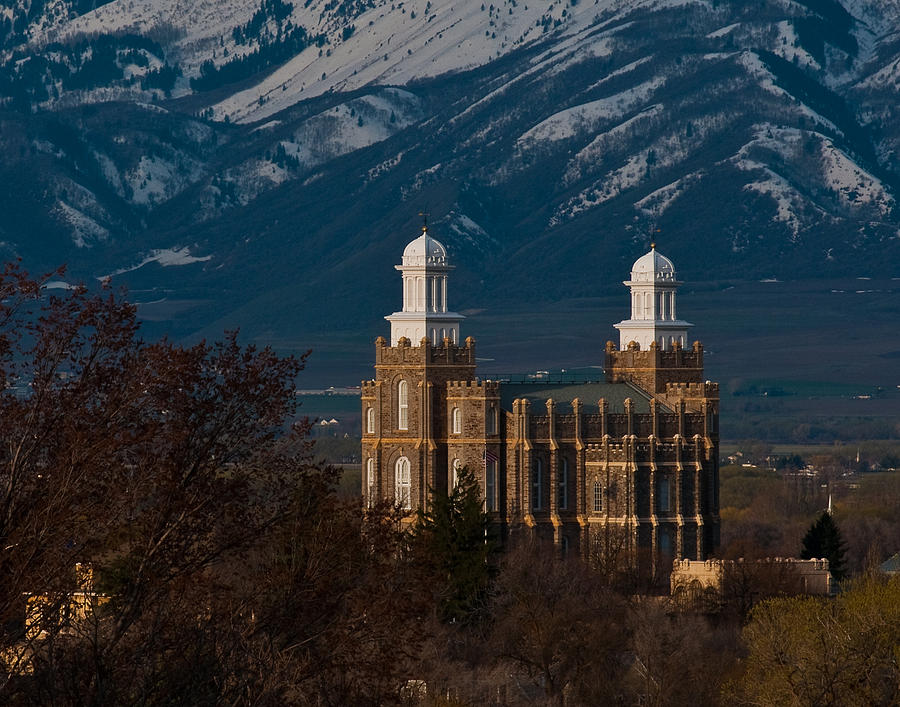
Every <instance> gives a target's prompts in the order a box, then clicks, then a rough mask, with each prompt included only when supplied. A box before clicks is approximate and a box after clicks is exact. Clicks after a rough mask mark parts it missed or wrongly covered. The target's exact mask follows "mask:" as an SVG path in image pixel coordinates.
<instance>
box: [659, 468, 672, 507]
mask: <svg viewBox="0 0 900 707" xmlns="http://www.w3.org/2000/svg"><path fill="white" fill-rule="evenodd" d="M670 510H671V509H670V507H669V480H668V479H667V478H666V477H665V476H659V477H657V479H656V512H657V513H668V512H669V511H670Z"/></svg>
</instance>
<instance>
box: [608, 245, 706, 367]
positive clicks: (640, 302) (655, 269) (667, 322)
mask: <svg viewBox="0 0 900 707" xmlns="http://www.w3.org/2000/svg"><path fill="white" fill-rule="evenodd" d="M623 284H625V285H627V286H628V287H629V288H631V319H626V320H625V321H621V322H619V323H618V324H616V325H615V326H616V329H618V330H619V335H620V344H619V348H620V349H622V350H625V349H626V348H627V347H628V344H629V343H630V342H632V341H635V342H637V343H638V344H639V345H640V347H641V349H642V350H647V349H649V348H650V344H651V343H653V342H654V341H655V342H656V344H657V345H658V346H659V348H660V349H662V350H663V351H669V350H671V349H672V348H673V346H674V345H675V343H676V342H677V343H678V344H679V345H681V346H684V345H685V344H686V343H687V330H688V328H690V327H692V326H694V325H693V324H690V323H688V322H685V321H682V320H681V319H677V318H676V315H675V290H677V289H678V287H679V285H681V283H680V282H678V280H676V279H675V266H674V265H673V264H672V261H671V260H669V259H668V258H667V257H666V256H664V255H662V254H660V253H658V252H657V251H656V246H655V244H652V245H651V246H650V252H649V253H647V254H645V255H642V256H641V257H640V258H638V259H637V260H636V261H634V265H632V267H631V279H630V280H627V281H626V282H624V283H623Z"/></svg>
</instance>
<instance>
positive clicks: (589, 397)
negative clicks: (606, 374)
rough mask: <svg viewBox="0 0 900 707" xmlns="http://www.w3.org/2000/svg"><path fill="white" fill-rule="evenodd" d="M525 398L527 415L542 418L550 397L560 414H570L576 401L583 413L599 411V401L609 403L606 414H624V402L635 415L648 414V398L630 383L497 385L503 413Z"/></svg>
mask: <svg viewBox="0 0 900 707" xmlns="http://www.w3.org/2000/svg"><path fill="white" fill-rule="evenodd" d="M517 398H525V399H527V400H529V401H530V402H531V413H532V414H534V415H544V414H546V412H547V405H546V403H547V399H548V398H552V399H553V402H554V403H556V404H557V407H556V410H557V412H560V413H563V414H565V413H570V412H572V401H573V400H574V399H575V398H578V399H579V400H580V401H581V403H582V405H583V406H584V407H583V408H582V409H583V410H584V411H585V412H599V410H598V408H597V404H598V402H599V400H600V398H603V399H604V400H606V402H607V403H608V404H609V412H614V413H615V412H618V413H621V412H625V399H626V398H631V399H632V401H633V402H634V411H635V412H637V413H649V412H650V396H649V395H648V394H647V393H646V392H644V391H643V390H641V389H640V388H638V387H636V386H633V385H631V384H630V383H606V382H588V383H570V384H566V383H554V382H537V381H536V382H529V383H503V384H502V385H501V386H500V405H501V406H502V407H503V408H504V409H505V410H512V403H513V400H516V399H517Z"/></svg>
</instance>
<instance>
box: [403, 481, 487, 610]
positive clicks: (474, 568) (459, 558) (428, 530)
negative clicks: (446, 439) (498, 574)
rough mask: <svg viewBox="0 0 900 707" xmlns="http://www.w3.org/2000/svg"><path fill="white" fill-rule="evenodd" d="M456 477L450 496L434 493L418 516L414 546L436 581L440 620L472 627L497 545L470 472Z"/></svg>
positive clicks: (424, 565)
mask: <svg viewBox="0 0 900 707" xmlns="http://www.w3.org/2000/svg"><path fill="white" fill-rule="evenodd" d="M457 478H458V480H457V484H456V487H455V488H454V489H453V490H452V491H450V493H447V492H445V491H441V490H438V489H432V491H431V503H430V504H429V507H428V508H427V510H422V509H419V511H418V515H417V518H416V523H415V525H414V527H413V529H412V534H411V539H412V543H411V544H412V550H413V553H414V555H415V557H416V559H417V561H418V563H419V565H420V567H421V568H422V569H423V570H424V571H425V573H426V574H427V575H428V576H429V577H430V578H431V579H432V581H433V582H434V588H435V592H436V595H437V607H438V613H439V615H440V618H441V619H442V620H443V621H447V622H452V621H460V622H471V621H473V620H477V618H478V617H479V616H480V615H481V613H482V611H481V610H482V608H483V605H484V599H485V594H486V592H487V588H488V586H489V583H490V578H491V567H490V564H489V558H490V555H491V553H492V550H493V542H492V541H491V539H490V538H489V535H488V517H487V514H486V513H485V512H484V502H483V500H482V496H481V487H480V486H479V484H478V480H477V479H476V478H475V475H474V474H473V473H472V472H471V471H469V469H468V468H467V467H464V468H463V469H461V470H460V471H459V474H458V477H457Z"/></svg>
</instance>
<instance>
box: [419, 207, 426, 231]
mask: <svg viewBox="0 0 900 707" xmlns="http://www.w3.org/2000/svg"><path fill="white" fill-rule="evenodd" d="M419 216H421V217H422V233H428V212H427V211H420V212H419Z"/></svg>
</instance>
